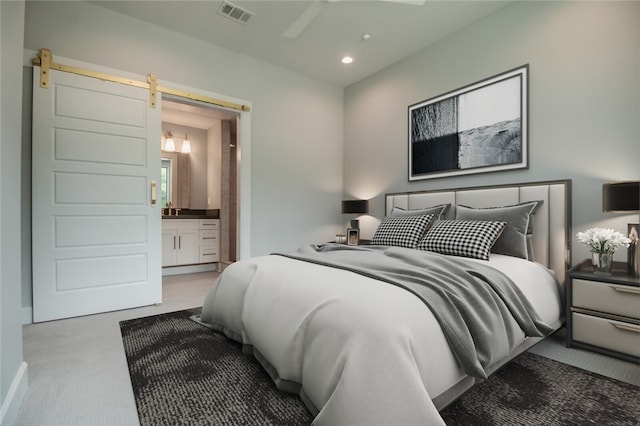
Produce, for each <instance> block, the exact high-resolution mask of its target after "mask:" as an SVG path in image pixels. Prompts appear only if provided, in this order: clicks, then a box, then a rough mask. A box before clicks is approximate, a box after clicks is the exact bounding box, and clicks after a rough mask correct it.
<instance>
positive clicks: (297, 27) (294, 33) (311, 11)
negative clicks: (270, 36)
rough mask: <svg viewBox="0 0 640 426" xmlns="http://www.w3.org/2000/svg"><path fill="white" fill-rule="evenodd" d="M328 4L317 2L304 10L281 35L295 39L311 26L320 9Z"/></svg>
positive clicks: (322, 0)
mask: <svg viewBox="0 0 640 426" xmlns="http://www.w3.org/2000/svg"><path fill="white" fill-rule="evenodd" d="M327 4H328V3H327V2H326V1H324V0H317V1H314V2H313V3H311V5H310V6H309V7H308V8H307V10H305V11H304V12H303V13H302V15H300V16H299V17H298V19H296V20H295V22H294V23H293V24H291V26H290V27H289V28H287V30H286V31H285V32H284V34H282V36H283V37H286V38H297V37H298V36H299V35H300V34H302V32H303V31H304V30H305V29H306V28H307V27H308V26H309V24H311V23H312V22H313V21H314V20H315V19H316V17H317V16H318V15H319V14H320V12H322V9H324V7H325V6H326V5H327Z"/></svg>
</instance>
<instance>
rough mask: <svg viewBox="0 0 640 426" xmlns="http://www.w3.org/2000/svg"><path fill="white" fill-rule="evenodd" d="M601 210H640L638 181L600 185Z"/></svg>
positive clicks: (639, 183)
mask: <svg viewBox="0 0 640 426" xmlns="http://www.w3.org/2000/svg"><path fill="white" fill-rule="evenodd" d="M602 210H603V211H605V212H635V211H640V181H628V182H614V183H605V184H604V185H602Z"/></svg>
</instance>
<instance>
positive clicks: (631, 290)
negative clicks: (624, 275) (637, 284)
mask: <svg viewBox="0 0 640 426" xmlns="http://www.w3.org/2000/svg"><path fill="white" fill-rule="evenodd" d="M609 287H611V288H612V289H614V290H615V291H617V292H620V293H629V294H637V295H640V288H633V287H617V286H614V285H610V286H609Z"/></svg>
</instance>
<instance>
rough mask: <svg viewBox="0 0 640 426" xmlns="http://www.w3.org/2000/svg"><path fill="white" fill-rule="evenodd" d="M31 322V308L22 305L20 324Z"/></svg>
mask: <svg viewBox="0 0 640 426" xmlns="http://www.w3.org/2000/svg"><path fill="white" fill-rule="evenodd" d="M27 324H33V308H32V307H31V306H23V307H22V325H27Z"/></svg>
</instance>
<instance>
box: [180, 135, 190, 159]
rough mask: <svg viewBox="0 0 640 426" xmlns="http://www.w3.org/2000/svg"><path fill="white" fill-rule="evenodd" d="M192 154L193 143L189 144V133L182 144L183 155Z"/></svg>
mask: <svg viewBox="0 0 640 426" xmlns="http://www.w3.org/2000/svg"><path fill="white" fill-rule="evenodd" d="M190 152H191V142H189V134H188V133H187V134H186V135H185V137H184V141H183V142H182V153H183V154H189V153H190Z"/></svg>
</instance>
